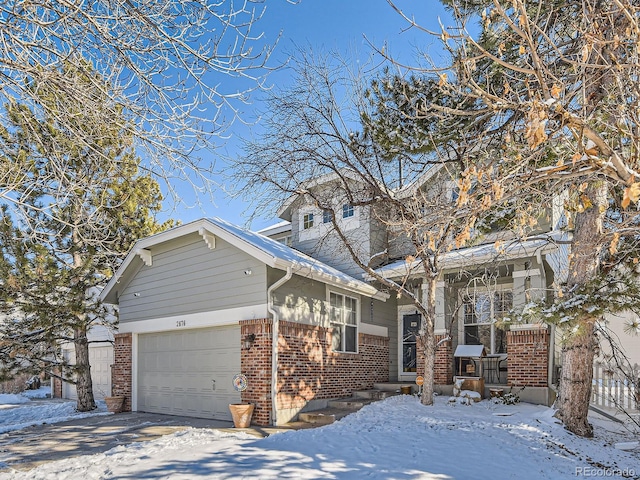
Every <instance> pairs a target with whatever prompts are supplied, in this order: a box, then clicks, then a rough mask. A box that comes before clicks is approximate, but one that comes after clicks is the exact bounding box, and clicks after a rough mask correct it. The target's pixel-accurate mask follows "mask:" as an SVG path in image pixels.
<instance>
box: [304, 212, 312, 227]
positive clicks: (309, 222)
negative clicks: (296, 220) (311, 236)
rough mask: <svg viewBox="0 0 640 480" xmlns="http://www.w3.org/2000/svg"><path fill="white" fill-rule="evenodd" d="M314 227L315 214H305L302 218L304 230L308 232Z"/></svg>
mask: <svg viewBox="0 0 640 480" xmlns="http://www.w3.org/2000/svg"><path fill="white" fill-rule="evenodd" d="M311 227H313V213H305V214H304V216H303V217H302V228H303V229H304V230H308V229H309V228H311Z"/></svg>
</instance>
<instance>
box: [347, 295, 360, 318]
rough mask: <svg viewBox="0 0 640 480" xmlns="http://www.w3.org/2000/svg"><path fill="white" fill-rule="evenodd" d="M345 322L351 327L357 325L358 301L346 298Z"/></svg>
mask: <svg viewBox="0 0 640 480" xmlns="http://www.w3.org/2000/svg"><path fill="white" fill-rule="evenodd" d="M344 320H345V322H346V323H348V324H350V325H355V324H356V323H357V322H358V320H357V317H356V299H355V298H351V297H346V298H345V306H344Z"/></svg>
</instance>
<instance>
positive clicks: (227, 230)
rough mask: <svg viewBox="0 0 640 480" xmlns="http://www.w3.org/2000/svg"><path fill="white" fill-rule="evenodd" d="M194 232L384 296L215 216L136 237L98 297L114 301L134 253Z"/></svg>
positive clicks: (276, 264) (275, 263) (271, 262)
mask: <svg viewBox="0 0 640 480" xmlns="http://www.w3.org/2000/svg"><path fill="white" fill-rule="evenodd" d="M193 233H199V234H200V235H202V237H203V239H204V241H211V238H210V237H211V236H214V237H216V236H217V237H219V238H221V239H222V240H224V241H226V242H228V243H230V244H232V245H233V246H234V247H236V248H238V249H240V250H242V251H243V252H245V253H246V254H248V255H250V256H252V257H254V258H256V259H257V260H259V261H261V262H263V263H265V264H266V265H267V266H269V267H272V268H276V269H279V270H287V269H288V268H291V269H292V271H293V273H294V274H296V275H300V276H303V277H308V278H312V279H314V280H318V281H322V282H323V283H327V284H329V285H333V286H336V287H340V288H343V289H345V290H348V291H351V292H354V293H359V294H362V295H366V296H369V297H375V298H380V299H385V300H386V298H387V295H386V294H384V293H381V292H379V291H378V290H377V289H376V288H375V287H373V286H372V285H370V284H368V283H365V282H363V281H361V280H358V279H355V278H353V277H351V276H350V275H347V274H346V273H343V272H341V271H340V270H337V269H335V268H333V267H330V266H329V265H326V264H324V263H322V262H320V261H319V260H316V259H314V258H312V257H309V256H308V255H305V254H304V253H301V252H299V251H297V250H294V249H293V248H291V247H288V246H286V245H284V244H283V243H280V242H278V241H276V240H273V239H271V238H268V237H265V236H264V235H261V234H259V233H255V232H251V231H249V230H245V229H243V228H241V227H239V226H237V225H234V224H232V223H229V222H227V221H225V220H222V219H220V218H215V217H214V218H203V219H200V220H196V221H194V222H190V223H187V224H185V225H181V226H179V227H175V228H172V229H170V230H167V231H165V232H162V233H158V234H156V235H152V236H150V237H146V238H143V239H141V240H138V241H137V242H136V243H135V245H134V246H133V248H132V249H131V251H130V252H129V254H128V255H127V257H126V258H125V259H124V262H123V263H122V265H121V266H120V268H118V270H117V272H116V273H115V275H114V276H113V277H112V278H111V279H110V280H109V282H108V283H107V285H106V287H105V288H104V290H103V291H102V293H101V295H100V298H101V299H102V300H103V301H106V302H107V303H117V299H116V298H115V293H114V292H115V288H114V287H115V286H116V285H117V284H118V282H120V280H121V279H123V278H124V279H127V278H128V276H130V275H133V273H132V271H131V270H130V267H131V263H132V262H133V260H134V259H135V257H136V256H137V255H141V256H142V257H144V256H150V252H149V249H150V248H152V247H153V246H155V245H159V244H162V243H165V242H168V241H170V240H174V239H177V238H180V237H183V236H185V235H189V234H193ZM125 281H126V280H125Z"/></svg>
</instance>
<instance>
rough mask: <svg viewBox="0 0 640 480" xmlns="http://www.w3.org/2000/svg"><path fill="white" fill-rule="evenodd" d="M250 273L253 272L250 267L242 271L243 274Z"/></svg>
mask: <svg viewBox="0 0 640 480" xmlns="http://www.w3.org/2000/svg"><path fill="white" fill-rule="evenodd" d="M252 273H253V272H252V271H251V269H250V268H247V269H246V270H245V271H244V274H245V275H251V274H252Z"/></svg>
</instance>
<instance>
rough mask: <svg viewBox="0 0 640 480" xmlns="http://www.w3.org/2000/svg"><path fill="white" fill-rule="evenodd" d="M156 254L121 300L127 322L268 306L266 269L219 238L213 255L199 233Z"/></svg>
mask: <svg viewBox="0 0 640 480" xmlns="http://www.w3.org/2000/svg"><path fill="white" fill-rule="evenodd" d="M151 253H152V255H153V263H152V265H151V266H146V265H145V266H143V267H142V268H141V269H140V271H139V272H138V273H137V275H136V276H135V278H133V280H132V281H131V282H130V283H129V284H128V285H127V287H126V289H125V290H124V291H123V292H122V293H121V295H120V297H119V304H120V321H121V322H131V321H137V320H146V319H151V318H161V317H168V316H174V315H182V314H190V313H198V312H206V311H213V310H222V309H227V308H236V307H242V306H247V305H259V304H263V303H266V271H267V268H266V266H265V265H264V264H263V263H261V262H259V261H258V260H256V259H255V258H253V257H251V256H250V255H248V254H246V253H244V252H242V251H241V250H239V249H238V248H236V247H234V246H232V245H231V244H229V243H227V242H224V241H223V240H221V239H219V238H216V248H215V249H213V250H210V249H209V248H208V247H207V246H206V244H205V243H204V241H202V239H201V238H200V237H199V235H197V234H194V235H189V236H187V237H185V238H184V239H182V241H181V242H180V243H179V244H176V245H174V246H173V248H172V249H170V250H167V249H160V248H159V249H158V252H156V251H155V250H152V251H151ZM247 269H250V270H251V274H250V275H245V270H247Z"/></svg>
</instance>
